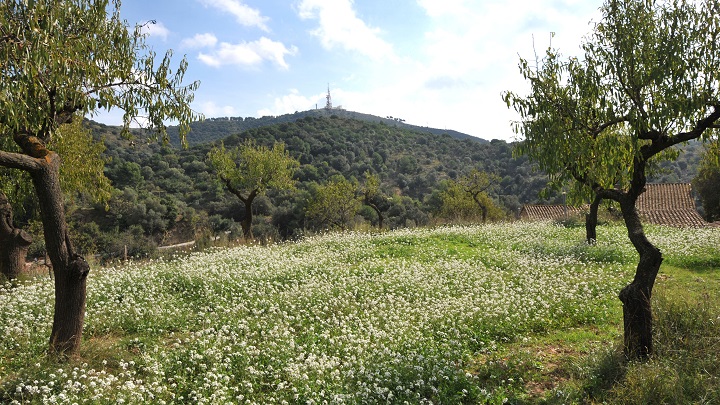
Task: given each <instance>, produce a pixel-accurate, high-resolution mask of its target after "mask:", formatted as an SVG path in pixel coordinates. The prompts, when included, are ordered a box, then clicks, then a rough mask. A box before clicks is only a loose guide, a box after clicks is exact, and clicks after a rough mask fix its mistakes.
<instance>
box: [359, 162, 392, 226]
mask: <svg viewBox="0 0 720 405" xmlns="http://www.w3.org/2000/svg"><path fill="white" fill-rule="evenodd" d="M360 194H361V195H362V202H363V204H365V205H367V206H368V207H370V208H372V210H373V211H375V213H376V214H377V216H378V229H382V227H383V222H384V221H385V215H384V211H385V210H387V209H388V208H389V204H388V202H387V197H385V196H384V195H383V194H382V192H381V191H380V176H378V175H377V174H372V173H370V172H365V183H364V184H363V185H362V186H361V187H360Z"/></svg>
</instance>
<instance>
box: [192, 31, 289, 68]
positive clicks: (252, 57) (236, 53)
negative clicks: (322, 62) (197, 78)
mask: <svg viewBox="0 0 720 405" xmlns="http://www.w3.org/2000/svg"><path fill="white" fill-rule="evenodd" d="M296 53H297V48H296V47H295V46H291V47H290V48H289V49H288V48H287V47H286V46H285V45H284V44H283V43H282V42H277V41H273V40H271V39H268V38H265V37H262V38H260V39H259V40H257V41H253V42H240V43H237V44H230V43H227V42H221V43H220V45H219V47H217V48H216V49H213V50H212V51H211V52H209V53H202V52H201V53H200V54H199V55H198V58H199V59H200V60H201V61H202V62H204V63H205V64H207V65H210V66H214V67H219V66H223V65H238V66H245V67H252V66H257V65H260V64H261V63H262V62H263V61H270V62H273V63H274V64H276V65H277V66H279V67H280V68H281V69H284V70H287V69H289V68H290V66H289V65H288V64H287V62H286V61H285V56H286V55H295V54H296Z"/></svg>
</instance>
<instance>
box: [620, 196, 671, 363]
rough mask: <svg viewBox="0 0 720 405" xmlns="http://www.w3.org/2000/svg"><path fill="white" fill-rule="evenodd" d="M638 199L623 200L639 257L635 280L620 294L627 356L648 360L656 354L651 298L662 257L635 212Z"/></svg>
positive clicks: (624, 211) (622, 207) (628, 198)
mask: <svg viewBox="0 0 720 405" xmlns="http://www.w3.org/2000/svg"><path fill="white" fill-rule="evenodd" d="M636 199H637V197H635V198H633V197H630V196H626V198H623V199H621V201H620V208H621V210H622V215H623V219H624V220H625V226H626V227H627V230H628V236H629V238H630V241H631V242H632V244H633V246H634V247H635V250H637V252H638V254H639V255H640V261H639V262H638V266H637V269H636V271H635V278H634V279H633V281H632V282H631V283H630V284H628V285H627V286H625V288H623V289H622V290H621V291H620V301H622V303H623V323H624V330H625V332H624V346H625V356H626V357H627V358H630V359H645V358H647V357H649V356H650V355H651V354H652V352H653V344H652V310H651V306H650V299H651V298H652V289H653V285H654V284H655V278H656V277H657V274H658V272H659V271H660V264H661V263H662V261H663V257H662V253H661V252H660V249H658V248H657V247H655V246H654V245H653V244H652V243H650V241H649V240H648V239H647V237H646V236H645V231H644V230H643V226H642V223H641V222H640V216H639V215H638V213H637V210H636V209H635V201H636Z"/></svg>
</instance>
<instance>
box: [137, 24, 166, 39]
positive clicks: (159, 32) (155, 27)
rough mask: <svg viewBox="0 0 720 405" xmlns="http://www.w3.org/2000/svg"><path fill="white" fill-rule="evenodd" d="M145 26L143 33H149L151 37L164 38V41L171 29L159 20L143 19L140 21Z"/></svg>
mask: <svg viewBox="0 0 720 405" xmlns="http://www.w3.org/2000/svg"><path fill="white" fill-rule="evenodd" d="M140 24H141V25H142V26H143V33H144V34H148V35H150V36H151V37H158V38H162V40H163V41H165V40H167V37H168V35H169V34H170V30H169V29H167V27H165V24H163V23H162V22H159V21H155V20H152V21H143V22H142V23H140Z"/></svg>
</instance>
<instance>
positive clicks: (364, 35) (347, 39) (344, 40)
mask: <svg viewBox="0 0 720 405" xmlns="http://www.w3.org/2000/svg"><path fill="white" fill-rule="evenodd" d="M298 14H299V16H300V18H302V19H316V20H318V22H319V24H320V25H319V27H318V28H317V29H315V30H313V31H312V34H313V35H314V36H316V37H318V38H319V39H320V43H321V44H322V46H323V47H324V48H325V49H328V50H331V49H333V48H335V47H336V46H339V47H342V48H344V49H345V50H348V51H356V52H359V53H361V54H363V55H365V56H369V57H371V58H373V59H382V58H393V57H394V56H393V55H394V52H393V48H392V45H390V44H389V43H387V42H386V41H385V40H383V39H382V38H381V37H380V33H381V32H380V29H378V28H372V27H369V26H368V25H367V24H365V22H364V21H362V20H361V19H360V18H358V17H357V15H356V14H355V10H353V7H352V0H302V2H301V3H300V5H299V6H298Z"/></svg>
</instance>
